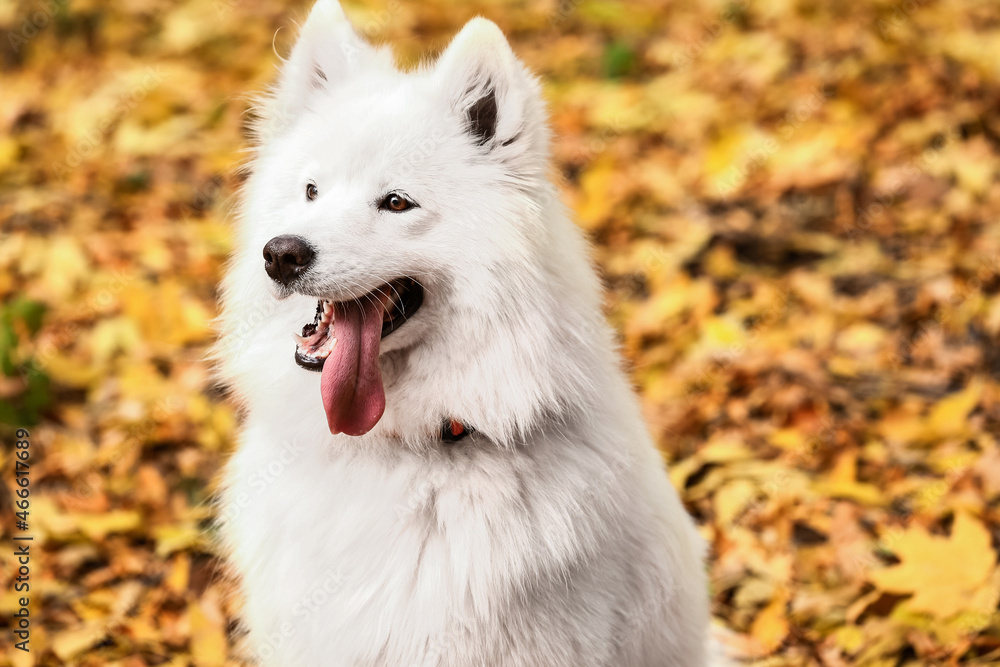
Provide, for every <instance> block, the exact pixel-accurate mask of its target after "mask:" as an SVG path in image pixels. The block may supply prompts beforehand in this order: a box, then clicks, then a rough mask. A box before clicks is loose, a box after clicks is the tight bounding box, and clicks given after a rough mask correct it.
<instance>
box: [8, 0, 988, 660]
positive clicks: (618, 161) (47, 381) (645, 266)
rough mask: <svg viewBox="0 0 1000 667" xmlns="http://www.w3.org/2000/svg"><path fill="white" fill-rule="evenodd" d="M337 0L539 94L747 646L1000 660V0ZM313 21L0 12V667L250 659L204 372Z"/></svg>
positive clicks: (729, 613)
mask: <svg viewBox="0 0 1000 667" xmlns="http://www.w3.org/2000/svg"><path fill="white" fill-rule="evenodd" d="M346 9H347V13H348V15H349V16H350V17H351V18H352V19H353V21H354V22H355V24H356V25H357V26H358V30H359V32H361V33H362V34H364V35H366V36H367V37H368V38H369V39H371V40H373V41H376V42H382V41H388V42H391V43H392V44H393V45H394V47H395V49H396V52H397V54H398V57H399V59H400V61H401V62H402V63H406V64H412V63H415V62H418V61H419V59H420V58H423V57H426V56H427V55H428V54H432V53H436V52H437V51H438V50H440V49H441V48H442V47H443V46H444V45H445V44H446V42H447V40H448V39H449V37H450V36H452V35H453V34H454V33H455V32H456V31H457V30H458V28H459V27H460V26H461V25H462V24H463V23H464V22H465V21H466V20H467V19H469V18H471V17H472V16H474V15H477V14H482V15H485V16H487V17H489V18H491V19H493V20H494V21H496V22H497V23H498V24H499V25H500V26H501V27H502V28H503V29H504V31H505V32H506V33H507V35H508V36H509V38H510V41H511V43H512V44H513V46H514V49H515V51H516V52H517V53H518V54H520V56H521V57H522V58H523V59H524V61H525V62H526V63H527V64H528V65H529V66H530V67H531V68H532V69H533V70H534V71H535V72H537V73H538V74H539V75H540V76H541V77H542V79H543V80H544V84H545V94H546V97H547V99H548V103H549V106H550V109H551V115H552V124H553V127H554V130H555V137H556V138H555V143H554V156H555V161H554V168H553V171H554V173H555V175H556V178H557V179H558V180H559V183H560V185H561V188H562V191H563V194H564V196H565V199H566V201H567V202H568V203H569V204H570V205H571V206H572V207H573V208H574V209H575V211H576V212H577V215H578V220H579V224H580V225H581V226H582V227H583V228H584V229H585V230H586V232H587V233H588V234H589V236H590V237H591V238H592V240H593V242H594V246H595V257H596V259H597V261H598V263H599V265H600V268H601V270H602V273H603V276H604V280H605V282H606V285H607V290H608V295H609V298H608V301H607V314H608V316H609V318H610V319H611V321H612V322H613V324H614V325H615V327H616V329H617V330H618V332H619V334H620V340H621V345H622V348H623V350H624V353H625V355H626V358H627V363H628V364H629V368H630V371H631V373H632V377H633V378H634V381H635V384H636V386H637V387H638V388H639V391H640V392H641V396H642V400H643V404H644V409H645V413H646V415H647V417H648V420H649V424H650V428H651V429H652V431H653V432H654V434H655V437H656V440H657V442H658V444H659V446H660V447H661V448H662V451H663V455H664V458H665V460H666V461H667V462H668V463H669V464H670V466H671V468H670V470H671V472H670V474H671V477H672V480H673V482H674V483H675V485H676V486H677V487H678V488H679V489H680V491H681V494H682V496H683V498H684V501H685V503H686V505H687V507H688V508H689V510H690V511H691V512H692V513H693V514H694V516H695V517H696V519H697V521H698V523H699V525H700V526H701V530H702V532H703V534H704V535H705V537H706V538H707V539H708V541H709V543H710V545H711V561H710V564H709V569H710V572H711V581H712V596H713V605H714V613H715V617H716V622H717V623H718V624H719V625H721V626H723V627H725V628H728V629H729V630H730V631H731V633H732V636H731V642H732V643H733V645H734V646H735V647H736V648H737V649H738V650H739V651H741V652H742V654H743V655H744V656H746V657H747V659H748V660H750V661H752V662H753V663H754V664H757V665H825V666H830V667H840V666H843V665H871V666H885V667H896V666H903V665H906V666H910V665H941V666H944V665H954V664H970V665H972V664H979V665H986V664H1000V615H998V613H997V608H998V597H1000V570H998V568H997V562H996V561H997V546H998V540H1000V507H998V500H1000V448H998V442H997V438H998V435H997V434H998V432H1000V351H998V348H997V339H998V333H1000V226H998V224H997V221H996V216H997V214H998V213H1000V206H998V205H1000V183H998V182H997V173H998V167H1000V161H998V158H1000V106H998V105H1000V82H998V76H1000V5H998V3H996V2H994V1H993V0H990V1H959V0H866V1H863V2H855V3H839V2H834V1H833V0H827V1H823V0H731V1H710V0H701V1H698V0H676V1H675V0H639V1H634V0H629V1H628V2H625V0H544V1H541V2H531V3H529V2H526V1H523V0H520V1H518V0H511V1H505V0H476V1H474V2H467V3H458V4H456V3H453V2H445V1H444V0H422V1H420V2H416V1H413V2H411V1H409V0H349V1H348V3H347V4H346ZM307 10H308V4H307V2H306V1H304V0H288V1H287V2H277V1H276V0H189V1H188V2H168V1H167V0H130V1H129V2H118V3H102V2H97V1H96V0H80V1H77V0H70V1H68V2H66V1H64V0H38V1H29V2H14V1H12V0H0V422H2V425H0V431H2V433H3V440H4V449H3V454H2V456H0V459H2V460H0V470H2V473H0V478H2V480H3V484H4V487H3V488H2V489H0V491H2V493H0V504H2V505H3V507H4V512H3V513H2V527H3V535H2V538H0V564H2V566H0V617H2V618H0V623H3V624H9V623H10V618H11V613H13V612H14V611H15V610H16V609H17V598H18V597H19V594H15V592H14V590H13V582H12V581H11V579H12V577H13V576H14V566H15V564H14V562H13V560H12V556H11V554H12V553H13V550H14V542H13V541H12V536H13V535H31V536H32V537H33V538H34V541H33V542H32V547H31V549H32V561H31V575H30V576H31V608H30V609H31V619H32V626H31V627H32V635H31V644H30V646H31V652H30V653H28V654H26V653H23V652H22V651H17V650H13V649H12V648H11V646H10V645H9V644H7V643H6V640H7V636H5V637H4V640H3V643H0V646H3V647H4V648H2V649H0V651H2V654H0V664H2V665H15V666H18V667H21V666H25V665H32V664H34V665H121V666H122V667H141V666H143V665H172V666H182V665H195V666H199V667H200V666H211V665H223V664H228V665H236V664H238V662H237V661H236V658H235V655H236V654H235V653H234V651H233V648H232V646H233V643H234V640H235V639H236V637H235V634H236V633H235V624H234V621H233V619H234V616H235V614H234V612H235V609H236V608H237V606H238V599H237V598H235V597H233V596H232V595H230V591H231V588H232V586H231V583H230V582H228V581H227V580H226V579H225V577H224V576H223V572H222V568H221V566H220V561H219V560H218V558H217V555H216V553H215V550H214V546H213V543H212V528H211V526H212V523H211V519H212V514H213V508H212V507H211V504H210V499H211V497H212V493H213V488H214V487H213V484H214V483H215V482H214V480H216V479H217V473H218V471H219V468H220V465H221V464H222V462H223V461H224V460H225V458H226V456H227V454H228V453H229V452H230V451H231V450H232V448H233V446H234V429H235V425H236V422H237V415H236V413H235V411H234V409H233V407H232V406H231V405H230V404H229V403H227V399H226V396H225V394H224V392H223V391H222V390H220V389H219V388H217V387H215V386H214V384H213V382H212V380H211V378H210V374H209V368H208V367H207V366H206V363H205V361H204V354H205V348H206V346H207V345H208V344H209V343H210V342H211V341H212V338H213V332H212V324H211V322H212V318H213V317H214V315H215V314H216V312H217V305H216V298H217V291H216V285H217V283H218V280H219V277H220V272H221V267H222V265H223V263H224V261H225V257H226V255H227V252H228V249H229V247H230V237H231V228H230V225H229V221H228V219H227V218H228V210H229V206H230V205H231V204H232V200H233V196H234V193H235V192H236V190H237V188H238V186H239V176H238V175H237V172H236V170H235V167H236V166H237V165H238V164H239V163H240V162H241V161H242V160H244V159H246V154H245V153H244V152H242V150H243V148H244V147H245V146H246V145H247V134H246V127H247V119H248V115H247V110H248V108H249V106H250V103H249V97H250V95H251V94H252V93H255V92H258V91H261V90H262V89H263V88H264V87H265V86H266V85H267V84H268V82H270V81H271V80H272V79H273V77H274V74H275V65H276V63H277V62H278V54H286V53H288V50H289V48H290V45H291V40H292V38H293V36H294V33H295V24H294V20H296V19H298V20H301V19H303V18H304V16H305V14H306V12H307ZM16 428H25V429H27V430H28V431H29V433H30V441H31V443H32V444H31V450H30V451H31V460H30V463H31V473H30V480H31V486H30V489H31V496H30V501H31V505H30V515H28V516H27V517H26V518H27V521H26V523H27V524H28V528H27V530H26V531H25V530H21V529H19V528H18V525H17V521H19V520H22V519H23V517H22V518H17V517H16V516H15V515H14V513H13V512H12V511H11V509H12V507H13V503H14V501H16V500H17V497H16V496H15V495H14V492H15V491H16V490H17V489H18V487H17V486H16V484H15V481H14V480H15V477H14V465H15V463H14V455H13V453H14V450H13V441H14V432H15V431H14V430H15V429H16ZM5 634H6V633H5Z"/></svg>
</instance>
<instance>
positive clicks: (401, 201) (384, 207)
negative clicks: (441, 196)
mask: <svg viewBox="0 0 1000 667" xmlns="http://www.w3.org/2000/svg"><path fill="white" fill-rule="evenodd" d="M414 206H416V204H414V203H413V202H412V201H410V200H409V199H407V198H406V197H404V196H403V195H401V194H399V193H398V192H391V193H389V194H387V195H386V196H385V199H383V200H382V201H380V202H379V203H378V210H380V211H392V212H393V213H402V212H403V211H408V210H410V209H411V208H413V207H414Z"/></svg>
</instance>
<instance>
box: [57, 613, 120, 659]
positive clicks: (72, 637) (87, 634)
mask: <svg viewBox="0 0 1000 667" xmlns="http://www.w3.org/2000/svg"><path fill="white" fill-rule="evenodd" d="M106 635H107V632H106V631H105V629H104V627H103V625H102V624H101V623H99V622H96V623H90V624H88V625H85V626H83V627H80V628H74V629H72V630H64V631H62V632H60V633H59V634H57V635H56V636H55V639H53V640H52V650H53V651H54V652H55V654H56V655H57V656H58V657H59V659H60V660H62V661H68V660H70V659H72V658H74V657H76V656H78V655H80V654H81V653H83V652H84V651H86V650H87V649H89V648H91V647H92V646H94V644H97V643H98V642H100V641H102V640H103V639H104V637H105V636H106Z"/></svg>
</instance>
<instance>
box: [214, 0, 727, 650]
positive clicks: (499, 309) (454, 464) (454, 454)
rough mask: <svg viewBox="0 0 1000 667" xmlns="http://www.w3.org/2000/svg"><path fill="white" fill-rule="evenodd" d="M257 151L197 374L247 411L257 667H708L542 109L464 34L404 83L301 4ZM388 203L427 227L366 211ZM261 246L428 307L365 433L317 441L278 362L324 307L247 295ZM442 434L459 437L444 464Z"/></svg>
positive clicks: (506, 53)
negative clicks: (219, 318) (450, 430)
mask: <svg viewBox="0 0 1000 667" xmlns="http://www.w3.org/2000/svg"><path fill="white" fill-rule="evenodd" d="M320 72H322V74H320ZM490 89H492V90H494V92H495V95H496V97H497V102H498V105H497V106H498V111H499V113H498V123H497V131H496V136H495V137H494V138H493V139H492V140H491V141H489V142H487V143H486V144H485V145H483V146H478V145H476V142H475V141H474V140H473V139H472V138H471V137H470V135H469V132H468V127H467V123H466V110H467V109H468V107H469V105H470V104H472V102H474V101H475V100H476V99H478V98H479V97H481V96H482V95H483V94H484V93H485V92H486V91H487V90H490ZM259 135H260V137H259V142H258V146H257V150H256V155H255V159H254V161H253V164H252V175H251V177H250V179H249V182H248V184H247V187H246V191H245V196H244V198H243V204H242V210H241V212H240V219H241V221H240V229H239V235H238V242H237V244H238V247H237V250H236V254H235V257H234V258H233V261H232V265H231V267H230V271H229V273H228V276H227V279H226V281H225V289H224V294H225V298H224V305H225V307H224V315H223V326H224V332H223V333H224V335H223V337H222V339H221V342H220V343H219V346H218V347H217V350H216V357H217V358H218V360H219V361H220V366H221V369H222V372H223V375H224V377H225V379H226V380H227V381H228V382H229V383H231V384H232V385H233V386H234V388H235V389H236V391H237V393H238V395H239V396H240V398H241V400H242V401H243V402H244V407H245V409H246V419H245V424H244V427H243V432H242V437H241V439H240V440H241V443H240V447H239V450H238V452H237V453H236V454H235V455H234V457H233V458H232V460H231V462H230V464H229V466H228V469H227V471H226V478H225V479H226V483H225V490H224V493H223V505H222V518H223V533H224V535H225V539H226V541H227V546H228V547H229V549H230V551H231V559H232V563H233V565H234V567H235V569H236V571H237V572H238V574H239V575H240V577H241V579H242V582H243V585H244V589H245V593H246V600H247V603H246V608H245V621H246V625H247V627H248V629H249V642H250V650H251V651H252V652H253V654H254V657H255V658H256V659H257V660H259V661H260V662H261V663H262V664H265V665H282V666H296V667H302V666H306V667H312V666H317V665H366V666H367V665H385V666H401V665H406V666H412V665H420V666H421V667H423V666H427V667H430V666H452V667H470V666H478V665H498V666H499V665H505V666H506V665H509V666H522V665H523V666H532V667H534V666H561V665H566V666H573V667H581V666H587V665H594V666H597V665H601V666H620V667H625V666H636V667H640V666H641V667H663V666H676V667H700V666H702V665H704V664H706V661H707V657H706V649H705V647H706V635H707V632H708V630H707V627H708V626H707V622H708V612H707V590H706V583H705V577H704V574H703V563H702V557H703V545H702V542H701V540H700V538H699V537H698V535H697V533H696V531H695V528H694V525H693V523H692V521H691V519H690V517H689V516H688V515H687V514H686V513H685V511H684V509H683V506H682V505H681V502H680V500H679V498H678V496H677V494H676V492H675V491H674V490H673V489H672V488H671V487H670V485H669V482H668V479H667V477H666V475H665V471H664V465H663V461H662V459H661V457H660V455H659V454H658V453H657V451H656V450H655V448H654V446H653V445H652V443H651V441H650V438H649V436H648V434H647V432H646V428H645V426H644V424H643V422H642V418H641V415H640V411H639V408H638V405H637V401H636V399H635V396H634V394H633V392H632V389H631V387H630V386H629V383H628V381H627V379H626V377H625V375H624V374H623V372H622V370H621V369H620V361H619V358H618V355H617V352H616V349H615V345H614V341H613V336H612V334H611V332H610V330H609V328H608V326H607V324H606V323H605V321H604V320H603V317H602V314H601V292H600V285H599V282H598V280H597V278H596V277H595V274H594V271H593V269H592V267H591V265H590V263H589V261H588V259H587V254H588V253H587V247H586V243H585V241H584V239H583V238H582V235H581V234H580V232H579V231H578V229H577V228H576V227H575V226H574V225H573V224H572V222H571V221H570V219H569V217H568V216H567V214H566V212H565V211H564V209H563V207H562V206H561V205H560V204H559V201H558V198H557V196H556V194H555V190H554V188H553V186H552V185H551V184H550V182H549V180H548V178H547V174H546V170H547V162H548V149H547V144H548V131H547V129H546V118H545V110H544V106H543V103H542V100H541V95H540V92H539V86H538V83H537V82H536V80H535V79H534V78H533V77H532V76H531V75H530V74H529V73H528V72H527V71H526V70H525V68H524V67H523V66H522V65H521V64H520V62H519V61H518V60H517V59H516V58H515V56H514V55H513V53H512V52H511V50H510V47H509V46H508V44H507V42H506V40H505V39H504V37H503V35H502V33H501V32H500V30H499V29H498V28H497V27H496V26H495V25H494V24H493V23H491V22H489V21H486V20H484V19H474V20H473V21H470V22H469V23H468V24H467V25H466V26H465V28H463V30H462V31H461V32H460V33H459V34H458V36H457V37H456V38H455V39H454V41H453V42H452V44H451V45H450V46H449V47H448V49H447V50H446V51H445V52H444V54H443V55H442V56H441V57H440V58H439V59H438V61H437V62H436V63H435V64H434V65H433V66H429V67H426V68H423V69H420V70H418V71H415V72H410V73H403V72H400V71H397V70H396V69H395V68H394V67H393V65H392V61H391V58H390V57H389V56H388V55H387V54H385V53H384V52H379V51H376V50H375V49H373V48H372V47H370V46H368V45H367V44H365V43H364V42H362V41H361V40H360V39H358V38H357V37H356V36H355V34H354V33H353V31H352V30H351V28H350V25H349V24H348V22H347V19H346V18H345V17H344V14H343V12H342V11H341V9H340V7H339V6H337V5H336V4H335V3H334V2H331V1H330V0H319V2H318V3H317V4H316V6H315V7H314V9H313V10H312V13H311V14H310V16H309V19H308V20H307V22H306V23H305V25H304V26H303V27H302V30H301V35H300V38H299V41H298V43H297V45H296V46H295V49H294V51H293V53H292V55H291V56H290V58H289V59H288V61H287V62H286V63H285V65H284V67H283V71H282V74H281V77H280V80H279V83H278V85H277V87H276V88H275V90H274V91H273V94H272V95H271V96H270V97H269V98H268V99H267V100H265V102H264V105H263V112H262V119H261V123H260V128H259ZM510 140H512V141H510ZM505 144H506V145H505ZM309 181H312V182H314V183H316V184H317V187H318V189H319V193H320V194H319V196H318V197H317V198H316V200H315V201H307V200H306V197H305V196H304V189H305V185H306V183H307V182H309ZM395 189H398V190H402V191H404V192H406V193H407V194H408V195H409V196H410V197H411V198H412V199H413V200H414V201H416V202H418V203H419V205H420V208H418V209H413V210H411V211H408V212H406V213H404V214H392V213H386V212H379V211H377V210H376V207H375V206H374V205H373V202H375V201H377V200H378V199H379V198H380V197H381V196H382V195H384V194H385V193H386V192H387V191H389V190H395ZM280 234H297V235H300V236H303V237H305V238H307V239H308V240H309V241H310V242H311V243H312V244H313V245H314V246H315V247H316V248H317V249H318V254H317V266H316V270H315V271H314V272H313V273H312V274H310V276H309V278H308V280H307V281H306V285H305V287H303V291H307V292H310V293H311V294H313V295H316V294H322V295H323V296H325V297H327V298H333V299H346V298H350V297H357V296H361V295H363V294H364V293H366V292H368V291H369V290H371V289H373V288H375V287H376V286H378V285H379V284H381V283H384V282H386V281H387V280H390V279H392V278H395V277H397V276H403V275H406V276H413V277H416V278H418V279H419V280H420V281H421V283H422V284H423V285H424V286H425V288H426V297H425V301H424V305H423V307H422V309H421V310H420V311H419V312H418V313H417V315H416V316H415V317H414V318H413V319H412V320H411V321H409V322H407V323H406V324H405V325H404V326H403V327H402V328H400V329H399V330H398V331H396V332H394V333H393V334H392V335H390V336H388V337H387V338H386V339H385V340H384V341H383V344H382V353H381V358H380V361H381V367H382V372H383V378H384V381H385V391H386V410H385V414H384V416H383V417H382V420H381V421H380V422H379V423H378V425H377V426H376V427H375V428H374V429H373V430H372V431H371V432H370V433H368V434H367V435H364V436H360V437H350V436H345V435H337V436H333V435H331V434H330V433H329V431H328V429H327V424H326V418H325V414H324V410H323V405H322V402H321V398H320V389H319V384H320V375H319V374H318V373H312V372H308V371H305V370H303V369H301V368H299V367H298V366H296V365H295V363H294V362H293V358H292V357H293V351H294V341H293V339H292V334H293V332H296V331H297V330H299V329H300V328H301V327H302V325H303V324H304V323H306V322H308V321H310V320H311V319H312V314H313V311H314V308H315V304H316V297H315V296H304V295H301V294H292V295H290V296H288V295H285V294H281V293H280V292H279V291H278V290H277V289H275V286H274V284H273V283H272V282H271V281H270V279H269V278H268V277H267V275H266V274H265V272H264V269H263V260H262V259H261V249H262V247H263V246H264V244H265V243H266V242H267V241H268V240H269V239H270V238H272V237H274V236H277V235H280ZM445 418H455V419H459V420H461V421H463V422H464V423H466V424H468V425H470V426H472V427H474V428H475V430H476V432H475V434H473V435H472V436H470V437H468V438H466V439H465V440H463V441H461V442H460V443H458V444H455V445H446V444H443V443H441V442H440V441H439V439H438V429H439V428H440V424H441V422H442V420H443V419H445Z"/></svg>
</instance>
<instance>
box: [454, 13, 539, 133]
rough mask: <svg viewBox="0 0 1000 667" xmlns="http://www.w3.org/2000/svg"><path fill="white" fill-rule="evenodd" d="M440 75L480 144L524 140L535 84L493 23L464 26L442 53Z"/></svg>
mask: <svg viewBox="0 0 1000 667" xmlns="http://www.w3.org/2000/svg"><path fill="white" fill-rule="evenodd" d="M436 75H437V76H438V77H439V80H440V85H442V86H443V87H444V89H445V91H446V93H445V94H446V96H447V98H448V100H449V102H450V104H451V106H452V109H453V110H454V111H455V112H456V113H457V114H458V116H459V117H460V119H461V121H462V122H463V123H464V124H465V127H466V130H467V131H468V133H469V134H470V135H471V137H472V139H473V141H474V142H475V143H476V144H478V145H480V146H485V147H486V148H487V149H488V150H492V149H493V148H495V147H497V146H509V145H511V144H512V143H514V142H516V141H518V140H519V139H520V138H522V136H521V135H522V133H523V129H524V127H525V122H526V120H527V118H526V116H527V115H528V113H529V108H528V107H529V105H530V104H531V102H532V100H533V99H534V98H535V97H537V84H536V83H535V81H534V79H533V78H532V77H531V75H530V74H528V72H527V71H526V70H525V69H524V66H523V65H521V63H520V62H518V60H517V57H516V56H515V55H514V53H513V51H511V49H510V45H509V44H508V43H507V39H506V38H505V37H504V35H503V32H501V30H500V28H499V27H497V25H496V24H495V23H493V22H492V21H488V20H487V19H484V18H474V19H472V20H471V21H469V22H468V23H466V24H465V27H464V28H462V30H461V32H459V33H458V34H457V35H456V36H455V39H453V40H452V42H451V44H449V45H448V48H447V49H445V52H444V53H443V54H441V57H440V58H439V60H438V63H437V66H436Z"/></svg>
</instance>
